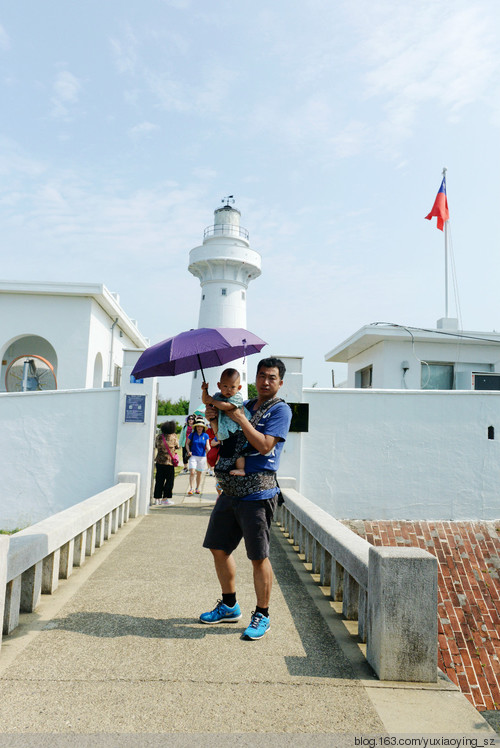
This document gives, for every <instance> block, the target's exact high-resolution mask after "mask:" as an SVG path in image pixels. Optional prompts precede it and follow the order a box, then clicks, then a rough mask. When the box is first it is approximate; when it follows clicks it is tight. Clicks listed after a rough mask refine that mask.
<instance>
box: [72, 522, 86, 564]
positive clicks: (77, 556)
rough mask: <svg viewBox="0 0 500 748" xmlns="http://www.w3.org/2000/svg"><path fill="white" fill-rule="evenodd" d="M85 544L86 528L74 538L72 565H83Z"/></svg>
mask: <svg viewBox="0 0 500 748" xmlns="http://www.w3.org/2000/svg"><path fill="white" fill-rule="evenodd" d="M86 545H87V530H84V531H83V532H81V533H80V534H79V535H77V536H76V538H75V545H74V552H73V566H83V564H84V563H85V550H86Z"/></svg>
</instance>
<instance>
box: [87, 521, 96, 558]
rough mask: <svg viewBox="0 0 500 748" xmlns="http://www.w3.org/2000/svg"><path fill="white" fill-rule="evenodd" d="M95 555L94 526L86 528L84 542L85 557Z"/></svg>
mask: <svg viewBox="0 0 500 748" xmlns="http://www.w3.org/2000/svg"><path fill="white" fill-rule="evenodd" d="M94 553H95V525H90V527H88V528H87V538H86V541H85V555H86V556H93V555H94Z"/></svg>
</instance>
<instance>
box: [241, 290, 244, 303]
mask: <svg viewBox="0 0 500 748" xmlns="http://www.w3.org/2000/svg"><path fill="white" fill-rule="evenodd" d="M241 298H242V299H243V301H245V292H244V291H242V292H241Z"/></svg>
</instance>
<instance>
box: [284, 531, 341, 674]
mask: <svg viewBox="0 0 500 748" xmlns="http://www.w3.org/2000/svg"><path fill="white" fill-rule="evenodd" d="M275 532H280V531H279V530H275ZM270 559H271V563H272V566H273V571H274V575H275V577H276V581H277V583H278V584H279V587H280V589H281V592H282V594H283V597H284V599H285V602H286V604H287V606H288V609H289V611H290V615H291V616H292V618H293V622H294V624H295V628H296V630H297V633H298V635H299V636H300V639H301V643H302V646H303V648H304V651H305V656H304V657H285V662H286V665H287V668H288V672H289V673H290V675H292V676H296V675H301V676H309V677H315V678H347V679H354V680H355V679H356V676H355V675H354V671H353V669H352V666H351V664H350V662H349V661H348V660H347V658H346V657H345V655H344V654H343V652H342V650H341V649H340V647H339V645H338V644H337V642H336V640H335V637H334V636H333V635H332V633H331V632H330V629H329V628H328V626H327V625H326V623H325V621H324V620H323V618H322V616H321V614H320V612H319V610H318V609H317V608H316V606H315V605H314V603H313V601H312V600H311V599H310V597H309V595H308V593H307V591H306V590H305V589H304V586H303V584H302V582H301V580H300V578H299V576H298V574H297V572H296V571H295V569H294V568H293V566H292V565H291V564H290V562H289V560H288V558H287V557H286V553H285V551H284V549H283V548H282V547H281V545H280V544H279V542H278V540H277V539H276V538H275V537H274V536H273V534H271V550H270Z"/></svg>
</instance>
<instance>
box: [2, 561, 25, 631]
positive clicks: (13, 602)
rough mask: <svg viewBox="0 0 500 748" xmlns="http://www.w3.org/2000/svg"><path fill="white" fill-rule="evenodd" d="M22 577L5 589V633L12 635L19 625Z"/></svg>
mask: <svg viewBox="0 0 500 748" xmlns="http://www.w3.org/2000/svg"><path fill="white" fill-rule="evenodd" d="M21 581H22V575H19V576H18V577H16V578H15V579H12V580H11V581H10V582H8V584H7V587H6V589H5V611H4V615H3V633H4V634H10V632H11V631H14V629H15V628H16V626H18V625H19V609H20V607H21Z"/></svg>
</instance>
